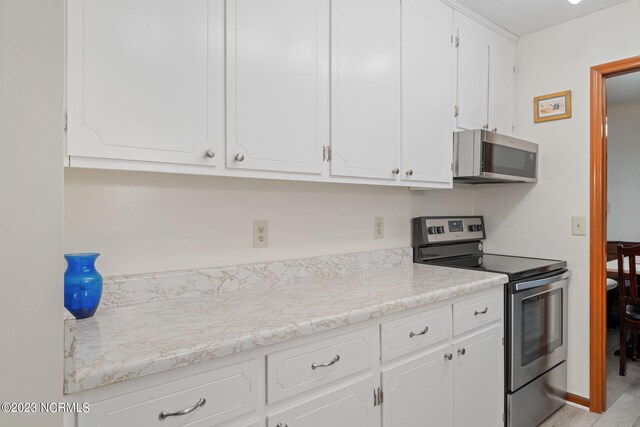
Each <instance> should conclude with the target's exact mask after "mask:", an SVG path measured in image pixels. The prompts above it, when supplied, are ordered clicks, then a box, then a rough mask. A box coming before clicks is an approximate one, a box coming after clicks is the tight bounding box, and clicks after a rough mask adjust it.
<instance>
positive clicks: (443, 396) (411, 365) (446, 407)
mask: <svg viewBox="0 0 640 427" xmlns="http://www.w3.org/2000/svg"><path fill="white" fill-rule="evenodd" d="M450 355H451V346H450V345H446V346H441V347H438V348H436V349H435V350H432V351H430V352H427V353H424V354H421V355H419V356H417V357H412V358H410V359H409V360H407V361H406V362H403V363H400V364H398V365H395V366H392V367H389V368H383V369H382V372H381V380H382V381H381V383H382V390H384V395H383V396H384V400H383V404H382V426H383V427H396V426H402V427H414V426H415V427H418V426H425V425H432V426H450V425H451V378H452V376H451V367H452V363H451V360H449V357H450Z"/></svg>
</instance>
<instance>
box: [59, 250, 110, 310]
mask: <svg viewBox="0 0 640 427" xmlns="http://www.w3.org/2000/svg"><path fill="white" fill-rule="evenodd" d="M99 256H100V254H96V253H86V254H66V255H65V256H64V257H65V259H66V260H67V271H65V272H64V306H65V308H66V309H67V310H69V312H71V314H73V315H74V316H75V317H76V319H85V318H87V317H91V316H93V315H94V313H95V312H96V310H97V309H98V304H99V303H100V297H101V296H102V276H101V275H100V273H98V272H97V271H96V258H98V257H99Z"/></svg>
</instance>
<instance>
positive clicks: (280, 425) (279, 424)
mask: <svg viewBox="0 0 640 427" xmlns="http://www.w3.org/2000/svg"><path fill="white" fill-rule="evenodd" d="M276 427H289V426H288V425H286V424H285V423H278V425H276Z"/></svg>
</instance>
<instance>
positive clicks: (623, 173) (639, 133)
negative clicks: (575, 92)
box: [607, 102, 640, 242]
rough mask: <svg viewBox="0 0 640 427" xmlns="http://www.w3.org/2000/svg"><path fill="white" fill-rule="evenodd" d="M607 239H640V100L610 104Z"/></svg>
mask: <svg viewBox="0 0 640 427" xmlns="http://www.w3.org/2000/svg"><path fill="white" fill-rule="evenodd" d="M607 128H608V131H607V198H608V202H609V213H608V215H607V240H620V241H627V242H640V219H639V217H638V215H640V197H638V196H637V194H636V193H635V192H634V189H635V188H638V186H640V102H622V103H616V104H609V105H607Z"/></svg>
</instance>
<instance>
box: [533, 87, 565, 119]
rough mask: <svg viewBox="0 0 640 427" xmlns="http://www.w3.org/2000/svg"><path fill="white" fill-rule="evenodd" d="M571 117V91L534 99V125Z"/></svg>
mask: <svg viewBox="0 0 640 427" xmlns="http://www.w3.org/2000/svg"><path fill="white" fill-rule="evenodd" d="M570 117H571V91H570V90H565V91H563V92H556V93H550V94H548V95H541V96H536V97H535V98H533V121H534V123H541V122H548V121H551V120H561V119H568V118H570Z"/></svg>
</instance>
